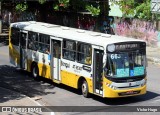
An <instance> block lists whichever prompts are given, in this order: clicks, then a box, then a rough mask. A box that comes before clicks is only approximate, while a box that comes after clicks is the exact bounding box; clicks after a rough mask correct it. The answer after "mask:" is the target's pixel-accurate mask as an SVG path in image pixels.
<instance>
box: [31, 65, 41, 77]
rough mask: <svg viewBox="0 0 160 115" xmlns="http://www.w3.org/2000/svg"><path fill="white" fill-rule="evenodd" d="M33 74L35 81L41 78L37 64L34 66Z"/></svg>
mask: <svg viewBox="0 0 160 115" xmlns="http://www.w3.org/2000/svg"><path fill="white" fill-rule="evenodd" d="M31 74H32V77H33V78H34V79H35V80H38V78H39V69H38V66H37V65H36V64H34V65H33V66H32V70H31Z"/></svg>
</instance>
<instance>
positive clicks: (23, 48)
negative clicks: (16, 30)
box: [20, 31, 27, 69]
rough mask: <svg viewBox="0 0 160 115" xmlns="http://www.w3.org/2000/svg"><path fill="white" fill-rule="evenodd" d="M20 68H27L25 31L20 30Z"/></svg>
mask: <svg viewBox="0 0 160 115" xmlns="http://www.w3.org/2000/svg"><path fill="white" fill-rule="evenodd" d="M20 68H22V69H27V32H26V31H21V32H20Z"/></svg>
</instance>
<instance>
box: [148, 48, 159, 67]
mask: <svg viewBox="0 0 160 115" xmlns="http://www.w3.org/2000/svg"><path fill="white" fill-rule="evenodd" d="M146 53H147V60H148V61H149V62H152V63H154V64H158V65H160V48H158V47H147V48H146Z"/></svg>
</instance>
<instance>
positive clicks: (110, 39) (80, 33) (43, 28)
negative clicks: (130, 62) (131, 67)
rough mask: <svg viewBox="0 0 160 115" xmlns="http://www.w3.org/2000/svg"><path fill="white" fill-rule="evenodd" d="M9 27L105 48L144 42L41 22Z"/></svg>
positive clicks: (29, 22) (17, 24)
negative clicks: (109, 45) (119, 44)
mask: <svg viewBox="0 0 160 115" xmlns="http://www.w3.org/2000/svg"><path fill="white" fill-rule="evenodd" d="M11 27H16V28H19V29H22V30H26V31H33V32H38V33H42V34H47V35H50V36H56V37H59V38H66V39H70V40H76V41H81V42H85V43H90V44H94V45H99V46H103V47H106V46H107V45H108V44H113V43H119V42H134V41H139V42H144V41H143V40H138V39H134V38H129V37H123V36H118V35H109V34H105V33H100V32H93V31H87V30H82V29H76V28H70V27H65V26H59V25H54V24H48V23H43V22H35V21H28V22H16V23H12V24H11Z"/></svg>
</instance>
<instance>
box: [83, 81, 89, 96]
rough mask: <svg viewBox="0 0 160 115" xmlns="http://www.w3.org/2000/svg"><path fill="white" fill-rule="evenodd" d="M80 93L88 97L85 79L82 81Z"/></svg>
mask: <svg viewBox="0 0 160 115" xmlns="http://www.w3.org/2000/svg"><path fill="white" fill-rule="evenodd" d="M82 94H83V96H84V97H89V91H88V84H87V81H86V80H84V81H83V83H82Z"/></svg>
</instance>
